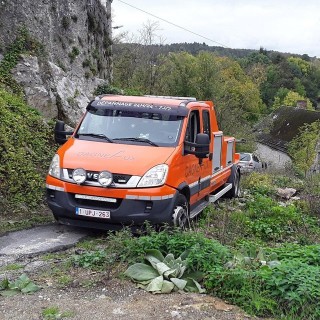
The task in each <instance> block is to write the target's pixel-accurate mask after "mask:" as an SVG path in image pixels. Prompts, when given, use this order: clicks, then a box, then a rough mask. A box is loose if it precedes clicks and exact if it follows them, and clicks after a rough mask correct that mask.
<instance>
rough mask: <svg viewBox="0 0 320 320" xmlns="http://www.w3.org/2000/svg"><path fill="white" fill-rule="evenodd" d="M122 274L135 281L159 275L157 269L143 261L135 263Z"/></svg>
mask: <svg viewBox="0 0 320 320" xmlns="http://www.w3.org/2000/svg"><path fill="white" fill-rule="evenodd" d="M124 274H125V275H126V276H127V277H129V278H131V279H133V280H136V281H146V280H151V279H154V278H156V277H158V276H159V274H158V272H157V270H155V269H154V268H152V267H151V266H149V265H147V264H144V263H135V264H134V265H132V266H130V267H129V268H128V269H127V270H126V271H125V273H124Z"/></svg>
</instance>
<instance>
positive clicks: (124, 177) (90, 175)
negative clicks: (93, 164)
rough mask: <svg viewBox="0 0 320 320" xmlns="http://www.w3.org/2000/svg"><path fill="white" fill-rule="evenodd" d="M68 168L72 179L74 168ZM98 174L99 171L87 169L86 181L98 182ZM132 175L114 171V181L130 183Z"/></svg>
mask: <svg viewBox="0 0 320 320" xmlns="http://www.w3.org/2000/svg"><path fill="white" fill-rule="evenodd" d="M67 170H68V177H69V179H72V172H73V169H67ZM98 175H99V171H87V178H86V181H90V182H97V181H98ZM131 177H132V176H131V175H128V174H121V173H113V182H114V183H117V184H126V183H128V181H129V180H130V178H131Z"/></svg>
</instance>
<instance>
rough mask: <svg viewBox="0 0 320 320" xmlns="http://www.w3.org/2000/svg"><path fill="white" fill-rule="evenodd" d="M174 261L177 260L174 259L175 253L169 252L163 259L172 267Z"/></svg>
mask: <svg viewBox="0 0 320 320" xmlns="http://www.w3.org/2000/svg"><path fill="white" fill-rule="evenodd" d="M174 261H175V259H174V255H173V254H172V253H169V254H167V255H166V257H165V258H164V260H163V262H164V263H166V264H167V265H168V266H170V267H171V264H172V263H174Z"/></svg>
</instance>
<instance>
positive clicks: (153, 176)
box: [138, 164, 168, 188]
mask: <svg viewBox="0 0 320 320" xmlns="http://www.w3.org/2000/svg"><path fill="white" fill-rule="evenodd" d="M167 175H168V166H167V165H166V164H159V165H158V166H155V167H153V168H151V169H150V170H149V171H148V172H147V173H146V174H145V175H144V176H143V177H142V178H141V180H140V182H139V183H138V187H140V188H143V187H157V186H161V185H163V184H164V183H165V181H166V179H167Z"/></svg>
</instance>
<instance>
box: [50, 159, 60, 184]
mask: <svg viewBox="0 0 320 320" xmlns="http://www.w3.org/2000/svg"><path fill="white" fill-rule="evenodd" d="M49 174H50V176H53V177H55V178H58V179H60V157H59V155H58V154H55V155H54V157H53V159H52V161H51V164H50V167H49Z"/></svg>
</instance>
